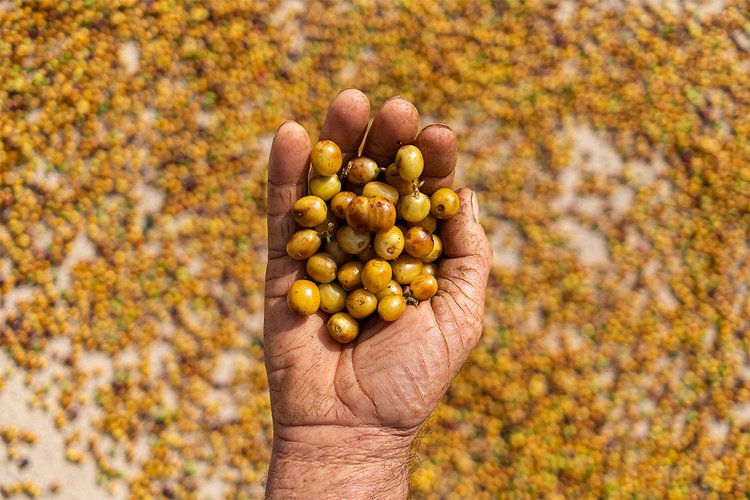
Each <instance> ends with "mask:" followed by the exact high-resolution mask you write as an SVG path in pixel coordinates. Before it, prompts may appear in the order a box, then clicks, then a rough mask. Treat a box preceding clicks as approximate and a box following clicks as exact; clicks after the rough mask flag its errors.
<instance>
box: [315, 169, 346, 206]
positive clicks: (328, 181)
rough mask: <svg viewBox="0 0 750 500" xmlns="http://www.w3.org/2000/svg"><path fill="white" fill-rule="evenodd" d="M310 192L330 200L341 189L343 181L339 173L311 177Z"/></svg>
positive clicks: (322, 198)
mask: <svg viewBox="0 0 750 500" xmlns="http://www.w3.org/2000/svg"><path fill="white" fill-rule="evenodd" d="M309 185H310V194H312V195H314V196H317V197H318V198H320V199H321V200H324V201H328V200H330V199H331V198H333V197H334V196H336V195H337V194H338V193H339V192H340V191H341V181H340V180H339V177H338V176H337V175H316V176H314V177H313V178H311V179H310V184H309Z"/></svg>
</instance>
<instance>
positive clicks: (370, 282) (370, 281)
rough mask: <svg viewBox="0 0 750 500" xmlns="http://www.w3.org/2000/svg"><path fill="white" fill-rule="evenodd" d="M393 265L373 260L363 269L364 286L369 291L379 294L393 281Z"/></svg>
mask: <svg viewBox="0 0 750 500" xmlns="http://www.w3.org/2000/svg"><path fill="white" fill-rule="evenodd" d="M392 275H393V272H392V271H391V265H390V264H388V261H386V260H383V259H372V260H370V261H369V262H367V264H365V267H364V268H363V269H362V285H363V286H364V287H365V289H366V290H367V291H370V292H372V293H378V292H379V291H381V290H382V289H384V288H385V287H386V286H387V285H388V282H390V281H391V276H392Z"/></svg>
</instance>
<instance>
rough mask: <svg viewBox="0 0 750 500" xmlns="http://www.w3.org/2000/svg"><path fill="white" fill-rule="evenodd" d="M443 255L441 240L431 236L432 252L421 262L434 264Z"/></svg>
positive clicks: (436, 236)
mask: <svg viewBox="0 0 750 500" xmlns="http://www.w3.org/2000/svg"><path fill="white" fill-rule="evenodd" d="M442 255H443V240H442V239H440V236H438V235H437V234H433V235H432V251H431V252H430V253H429V254H427V257H422V262H435V261H436V260H438V259H439V258H440V257H441V256H442Z"/></svg>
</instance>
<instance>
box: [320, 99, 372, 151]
mask: <svg viewBox="0 0 750 500" xmlns="http://www.w3.org/2000/svg"><path fill="white" fill-rule="evenodd" d="M369 121H370V100H369V99H368V98H367V96H366V95H365V94H363V93H362V92H360V91H359V90H357V89H346V90H342V91H341V92H340V93H339V95H337V96H336V97H335V98H334V99H333V101H331V104H330V105H329V106H328V113H327V114H326V119H325V120H324V121H323V129H322V130H321V131H320V138H319V139H318V140H320V141H322V140H326V139H328V140H331V141H333V142H335V143H336V144H337V145H338V146H339V148H341V153H342V155H343V157H344V161H343V164H344V165H346V164H347V163H348V162H349V160H351V159H352V158H355V157H356V156H357V155H358V154H359V147H360V146H361V145H362V139H364V137H365V132H367V123H368V122H369Z"/></svg>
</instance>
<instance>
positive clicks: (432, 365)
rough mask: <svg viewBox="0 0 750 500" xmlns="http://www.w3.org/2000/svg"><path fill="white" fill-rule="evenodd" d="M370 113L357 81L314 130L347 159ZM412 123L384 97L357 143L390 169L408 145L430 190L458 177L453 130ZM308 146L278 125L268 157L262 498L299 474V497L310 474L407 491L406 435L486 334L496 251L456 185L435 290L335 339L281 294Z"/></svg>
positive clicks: (294, 271)
mask: <svg viewBox="0 0 750 500" xmlns="http://www.w3.org/2000/svg"><path fill="white" fill-rule="evenodd" d="M369 115H370V104H369V101H368V99H367V97H366V96H365V95H364V94H362V93H361V92H359V91H358V90H354V89H349V90H345V91H343V92H341V93H340V94H339V95H338V96H337V97H336V98H335V99H334V100H333V101H332V102H331V104H330V106H329V109H328V114H327V116H326V119H325V122H324V125H323V129H322V131H321V137H320V139H321V140H322V139H330V140H333V141H334V142H336V143H337V144H338V145H339V146H340V147H341V150H342V152H343V154H344V164H346V163H347V162H348V161H349V160H350V159H352V158H354V157H355V156H357V152H358V149H359V147H360V145H361V143H362V140H363V138H364V136H365V132H366V130H367V124H368V120H369ZM418 127H419V115H418V113H417V110H416V108H415V107H414V106H413V105H412V104H411V103H410V102H408V101H407V100H405V99H402V98H399V97H395V98H392V99H390V100H388V101H386V103H385V104H384V105H383V107H382V108H381V109H380V111H379V112H378V113H377V115H376V116H375V119H374V121H373V124H372V127H371V129H370V132H369V134H368V135H367V139H366V141H365V143H364V149H363V152H362V154H363V155H365V156H368V157H370V158H372V159H374V160H375V161H377V162H378V164H379V165H380V166H381V167H382V166H388V165H389V164H390V163H391V162H392V161H393V158H394V157H395V154H396V151H397V150H398V148H399V147H400V146H402V145H404V144H412V143H413V144H416V145H417V146H418V147H419V148H420V150H421V151H422V153H423V156H424V160H425V171H424V174H423V178H425V180H426V182H425V184H424V186H423V188H422V190H423V191H424V192H425V193H426V194H428V195H429V194H431V193H432V192H433V191H435V190H436V189H438V188H440V187H449V186H451V185H452V183H453V177H454V169H455V165H456V139H455V136H454V134H453V132H452V131H451V130H450V129H449V128H448V127H446V126H444V125H440V124H433V125H429V126H427V127H425V128H424V129H423V130H422V131H421V133H419V135H417V131H418ZM310 151H311V142H310V138H309V137H308V135H307V133H306V132H305V130H304V129H303V128H302V127H301V126H300V125H298V124H297V123H294V122H286V123H284V124H283V125H281V127H279V129H278V131H277V132H276V137H275V138H274V142H273V146H272V147H271V156H270V161H269V173H268V239H269V242H268V243H269V244H268V268H267V272H266V290H265V293H266V303H265V325H264V345H265V361H266V369H267V372H268V380H269V388H270V393H271V408H272V415H273V425H274V445H273V458H272V463H271V467H270V470H269V478H268V487H267V495H268V496H269V497H270V496H274V495H276V494H279V495H286V496H288V495H292V494H293V493H294V491H293V490H294V489H295V488H296V487H297V486H299V483H300V481H301V479H300V478H307V479H306V480H307V483H308V484H307V485H306V486H305V487H304V488H305V489H303V490H301V491H302V496H305V495H310V496H317V497H320V494H319V493H317V491H316V490H311V489H310V488H312V487H314V485H315V484H316V483H317V482H318V481H320V483H318V484H317V487H318V488H320V489H321V491H322V492H323V494H325V493H327V494H330V495H331V496H332V497H339V498H344V497H346V498H350V497H352V496H356V495H368V496H372V495H373V494H378V493H379V494H381V495H383V496H386V497H390V498H393V497H394V496H405V495H406V491H407V490H406V488H407V485H406V475H407V474H406V468H407V464H406V462H407V458H408V453H409V446H410V444H411V442H412V440H413V438H414V436H415V435H416V433H417V431H418V430H419V427H420V426H421V425H422V423H424V421H425V420H426V419H427V417H428V416H429V415H430V412H432V410H433V409H434V408H435V406H436V405H437V404H438V402H439V401H440V399H441V398H442V396H443V395H444V394H445V392H446V390H447V389H448V387H449V385H450V382H451V381H452V380H453V378H454V377H455V375H456V373H457V371H458V370H459V368H460V367H461V365H462V364H463V363H464V362H465V361H466V358H467V357H468V356H469V353H470V352H471V350H472V349H473V348H474V346H475V345H476V343H477V341H478V340H479V337H480V335H481V332H482V316H483V312H484V295H485V288H486V284H487V277H488V274H489V268H490V264H491V261H492V249H491V247H490V244H489V242H488V240H487V237H486V236H485V234H484V231H483V229H482V227H481V226H480V225H479V223H478V222H477V201H476V197H475V196H474V194H473V193H472V192H471V191H470V190H468V189H461V190H459V191H458V193H459V197H460V200H461V208H460V211H459V213H458V214H456V215H455V216H454V217H453V218H451V219H449V220H447V221H445V222H443V225H442V228H441V235H442V236H443V243H444V257H443V260H442V262H441V264H440V268H439V272H438V283H439V291H438V292H437V294H436V295H435V296H434V297H433V298H432V299H430V300H428V301H424V302H421V303H420V304H419V305H417V306H408V307H407V310H406V312H405V313H404V315H403V316H402V317H401V318H400V319H399V320H397V321H395V322H392V323H387V322H384V321H382V320H380V319H379V318H376V319H369V320H367V321H366V322H365V323H364V324H363V329H362V331H361V332H360V335H359V337H358V338H357V339H356V340H355V341H354V342H352V343H350V344H340V343H338V342H337V341H335V340H334V339H332V338H331V337H330V336H329V334H328V332H327V331H326V326H325V325H326V317H327V315H325V314H323V313H318V314H314V315H312V316H307V317H300V316H296V315H295V314H293V313H291V312H290V311H289V310H288V308H287V304H286V293H287V290H288V289H289V286H290V285H291V284H292V283H293V282H294V281H295V280H297V279H301V278H302V276H303V275H304V266H303V263H300V262H298V261H294V260H292V259H291V258H289V257H288V256H287V255H286V251H285V245H286V241H287V239H288V238H289V236H290V235H291V234H292V233H293V232H294V231H295V230H296V227H295V222H294V219H293V218H292V216H291V214H290V209H291V206H292V204H293V203H294V201H295V200H297V199H298V198H300V197H302V196H304V195H305V194H306V193H307V177H308V170H309V155H310ZM313 464H316V465H315V468H314V469H312V470H311V466H312V465H313ZM327 464H332V466H331V467H327ZM292 469H293V470H294V472H291V471H292ZM290 474H291V475H294V476H295V477H294V478H290V477H288V476H289V475H290ZM383 474H385V477H383ZM337 485H338V486H337ZM337 487H341V488H345V489H343V490H337ZM282 491H283V492H284V493H282ZM313 491H316V492H315V493H313ZM298 493H299V491H298Z"/></svg>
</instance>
